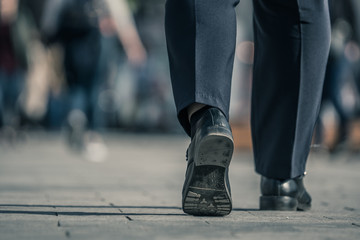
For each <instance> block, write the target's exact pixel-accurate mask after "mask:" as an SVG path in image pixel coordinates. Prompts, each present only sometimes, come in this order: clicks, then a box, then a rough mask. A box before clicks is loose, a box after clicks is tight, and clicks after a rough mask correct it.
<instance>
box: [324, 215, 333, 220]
mask: <svg viewBox="0 0 360 240" xmlns="http://www.w3.org/2000/svg"><path fill="white" fill-rule="evenodd" d="M323 218H325V219H329V220H334V219H333V218H332V217H327V216H323Z"/></svg>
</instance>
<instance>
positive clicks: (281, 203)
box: [260, 196, 311, 211]
mask: <svg viewBox="0 0 360 240" xmlns="http://www.w3.org/2000/svg"><path fill="white" fill-rule="evenodd" d="M310 208H311V204H304V203H299V202H298V200H297V199H296V198H292V197H288V196H262V197H260V210H270V211H271V210H272V211H296V210H297V211H307V210H310Z"/></svg>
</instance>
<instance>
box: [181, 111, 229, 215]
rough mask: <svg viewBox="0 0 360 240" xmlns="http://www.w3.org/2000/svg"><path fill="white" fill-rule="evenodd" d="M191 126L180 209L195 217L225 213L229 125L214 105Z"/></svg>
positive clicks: (227, 192) (226, 212) (226, 205)
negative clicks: (191, 134)
mask: <svg viewBox="0 0 360 240" xmlns="http://www.w3.org/2000/svg"><path fill="white" fill-rule="evenodd" d="M192 125H193V126H192V128H193V129H192V132H193V136H192V140H191V144H190V146H189V148H188V150H187V161H188V167H187V171H186V178H185V183H184V187H183V201H182V207H183V210H184V212H185V213H188V214H191V215H195V216H224V215H228V214H229V213H230V212H231V210H232V203H231V193H230V184H229V178H228V167H229V164H230V161H231V158H232V154H233V150H234V143H233V137H232V133H231V129H230V125H229V123H228V121H227V119H226V117H225V116H224V114H223V113H222V112H221V111H220V110H218V109H217V108H208V109H206V110H204V111H203V112H202V114H201V116H200V117H199V118H198V119H196V122H195V123H194V124H192ZM194 128H195V129H194Z"/></svg>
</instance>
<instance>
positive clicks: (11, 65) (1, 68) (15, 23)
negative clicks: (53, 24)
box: [0, 0, 32, 133]
mask: <svg viewBox="0 0 360 240" xmlns="http://www.w3.org/2000/svg"><path fill="white" fill-rule="evenodd" d="M0 6H1V8H0V11H1V12H0V16H1V21H0V127H1V126H7V128H10V129H11V132H12V133H14V131H15V130H16V129H17V128H18V127H19V124H20V108H19V104H18V103H19V101H18V100H19V97H20V93H21V92H22V90H23V87H24V79H25V75H26V72H27V69H28V65H29V59H28V58H29V56H28V55H29V48H30V42H31V41H30V39H31V29H32V19H31V16H30V14H28V12H27V10H26V9H25V8H24V7H23V6H22V5H20V4H19V2H18V0H1V3H0Z"/></svg>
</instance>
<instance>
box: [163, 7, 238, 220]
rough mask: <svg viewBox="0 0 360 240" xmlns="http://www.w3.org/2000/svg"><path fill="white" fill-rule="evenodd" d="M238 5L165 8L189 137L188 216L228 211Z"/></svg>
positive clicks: (185, 201)
mask: <svg viewBox="0 0 360 240" xmlns="http://www.w3.org/2000/svg"><path fill="white" fill-rule="evenodd" d="M238 2H239V0H221V1H219V0H196V1H195V0H168V1H167V3H166V19H165V20H166V22H165V28H166V38H167V46H168V54H169V61H170V70H171V79H172V86H173V92H174V97H175V103H176V107H177V112H178V118H179V121H180V123H181V124H182V126H183V127H184V129H185V131H186V132H187V133H188V135H191V137H192V141H191V144H190V146H189V148H188V151H187V160H188V169H187V173H186V179H185V183H184V188H183V210H184V211H185V212H186V213H189V214H192V215H226V214H229V213H230V211H231V208H232V206H231V196H230V186H229V181H228V166H229V164H230V161H231V157H232V153H233V139H232V134H231V129H230V126H229V123H228V118H229V116H228V112H229V101H230V87H231V76H232V68H233V61H234V51H235V41H236V16H235V11H234V7H235V6H236V5H237V3H238ZM201 104H203V105H201ZM196 110H197V111H196ZM194 112H195V113H194ZM189 114H192V116H191V119H190V120H189V116H188V115H189Z"/></svg>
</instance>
